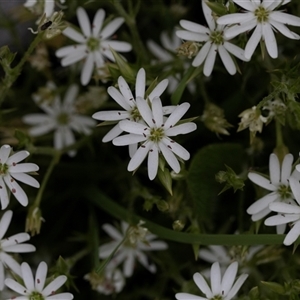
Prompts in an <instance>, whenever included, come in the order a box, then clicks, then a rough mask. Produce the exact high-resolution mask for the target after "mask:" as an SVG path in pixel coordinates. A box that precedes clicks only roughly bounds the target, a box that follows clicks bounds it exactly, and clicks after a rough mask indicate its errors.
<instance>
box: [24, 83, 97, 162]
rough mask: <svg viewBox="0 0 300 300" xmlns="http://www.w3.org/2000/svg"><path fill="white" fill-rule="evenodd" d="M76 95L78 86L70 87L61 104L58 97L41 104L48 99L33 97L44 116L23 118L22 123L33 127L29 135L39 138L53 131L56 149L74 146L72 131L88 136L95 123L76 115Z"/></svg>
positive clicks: (72, 152) (31, 115) (30, 115)
mask: <svg viewBox="0 0 300 300" xmlns="http://www.w3.org/2000/svg"><path fill="white" fill-rule="evenodd" d="M55 88H56V87H55V86H54V89H55ZM77 94H78V86H77V85H71V86H70V87H69V89H68V90H67V92H66V94H65V97H64V100H63V102H61V99H60V96H59V95H56V96H55V97H53V99H52V100H51V101H50V103H47V102H46V103H45V102H43V100H49V99H40V98H37V97H35V98H34V100H35V101H36V102H37V104H38V105H39V107H40V108H41V109H42V110H43V111H44V112H45V113H46V114H41V113H36V114H28V115H26V116H24V117H23V122H24V123H26V124H29V125H33V127H32V128H30V129H29V134H30V135H31V136H40V135H44V134H46V133H48V132H50V131H53V130H54V147H55V148H56V149H63V148H64V147H67V146H70V145H72V144H74V142H75V137H74V134H73V131H75V132H78V133H83V134H85V135H89V134H90V133H91V132H92V130H91V128H92V127H94V126H95V125H96V122H95V121H94V120H93V119H92V118H90V117H87V116H83V115H80V114H78V113H77V111H76V106H75V100H76V97H77ZM68 154H69V155H70V156H74V155H75V154H76V151H75V150H70V151H69V152H68Z"/></svg>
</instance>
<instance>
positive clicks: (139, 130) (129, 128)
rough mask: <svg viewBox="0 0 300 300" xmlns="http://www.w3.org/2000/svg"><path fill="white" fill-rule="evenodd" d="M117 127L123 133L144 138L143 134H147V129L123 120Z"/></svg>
mask: <svg viewBox="0 0 300 300" xmlns="http://www.w3.org/2000/svg"><path fill="white" fill-rule="evenodd" d="M119 126H120V128H121V129H122V130H123V131H126V132H129V133H133V134H139V135H143V136H145V134H147V135H148V134H149V128H148V127H147V126H146V125H144V124H141V123H137V122H133V121H128V120H123V121H121V122H119Z"/></svg>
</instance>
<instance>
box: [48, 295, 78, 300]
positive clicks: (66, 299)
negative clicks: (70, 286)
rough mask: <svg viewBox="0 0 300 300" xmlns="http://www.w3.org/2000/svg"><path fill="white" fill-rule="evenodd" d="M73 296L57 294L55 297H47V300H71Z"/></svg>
mask: <svg viewBox="0 0 300 300" xmlns="http://www.w3.org/2000/svg"><path fill="white" fill-rule="evenodd" d="M73 298H74V296H73V295H72V294H71V293H59V294H56V295H52V296H48V297H47V300H62V299H64V300H72V299H73Z"/></svg>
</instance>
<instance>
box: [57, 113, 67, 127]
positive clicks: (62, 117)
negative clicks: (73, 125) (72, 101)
mask: <svg viewBox="0 0 300 300" xmlns="http://www.w3.org/2000/svg"><path fill="white" fill-rule="evenodd" d="M57 122H58V124H60V125H67V124H69V122H70V118H69V115H68V114H67V113H65V112H62V113H61V114H59V115H58V116H57Z"/></svg>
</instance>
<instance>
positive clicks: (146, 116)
mask: <svg viewBox="0 0 300 300" xmlns="http://www.w3.org/2000/svg"><path fill="white" fill-rule="evenodd" d="M136 104H137V108H138V110H139V112H140V114H141V116H142V118H143V121H144V124H141V123H136V122H133V121H128V120H124V121H121V122H120V123H119V124H120V128H121V129H122V130H123V131H125V132H128V133H129V134H125V135H122V136H119V137H117V138H115V139H114V140H113V144H114V145H116V146H124V145H130V144H134V143H140V142H142V144H141V146H140V147H139V148H138V150H137V151H136V152H135V154H134V155H133V157H132V158H131V160H130V162H129V164H128V168H127V169H128V171H134V170H136V169H137V168H138V167H139V166H140V164H141V163H142V162H143V160H144V159H145V157H146V156H147V155H148V175H149V178H150V180H153V179H154V178H155V177H156V175H157V171H158V164H159V155H160V154H162V155H163V157H164V158H165V160H166V161H167V163H168V164H169V165H170V167H171V168H172V169H173V170H174V172H175V173H179V172H180V164H179V161H178V158H177V157H179V158H181V159H183V160H188V159H189V158H190V154H189V152H188V151H187V150H186V149H185V148H183V147H182V146H181V145H179V144H178V143H176V142H175V141H174V140H172V139H171V138H170V137H173V136H177V135H179V134H186V133H190V132H192V131H194V130H196V128H197V126H196V124H195V123H192V122H187V123H184V124H180V125H177V123H178V121H179V120H180V119H181V118H182V116H183V115H184V114H185V113H186V112H187V110H188V109H189V107H190V104H189V103H187V102H185V103H182V104H181V105H178V106H177V107H176V108H175V109H174V111H173V112H172V113H171V114H170V116H169V117H168V118H167V120H166V121H164V118H163V107H162V103H161V100H160V98H158V97H156V98H154V99H153V101H152V105H149V104H148V102H146V101H145V100H144V99H142V98H140V97H138V98H137V99H136Z"/></svg>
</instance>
